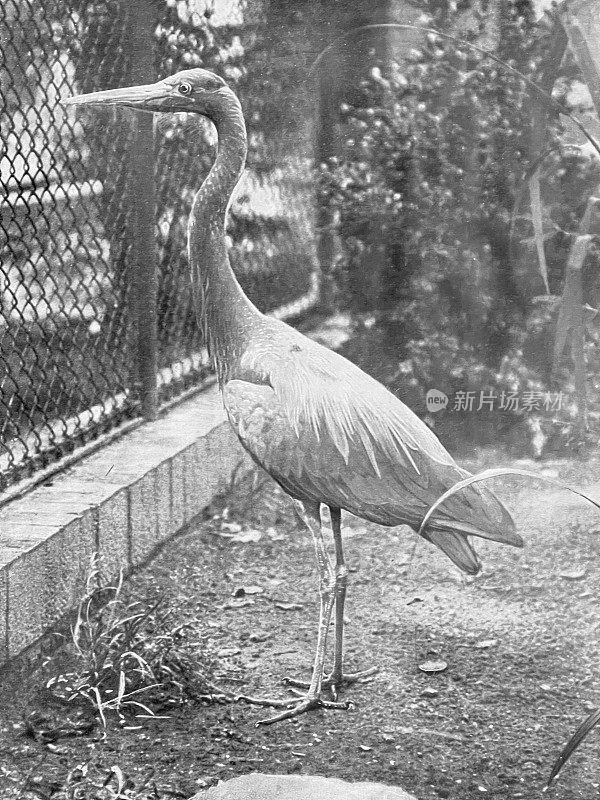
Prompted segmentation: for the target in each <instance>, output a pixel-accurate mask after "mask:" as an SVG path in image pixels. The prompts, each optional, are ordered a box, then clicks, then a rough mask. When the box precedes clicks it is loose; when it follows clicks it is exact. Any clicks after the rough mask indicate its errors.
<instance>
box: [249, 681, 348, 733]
mask: <svg viewBox="0 0 600 800" xmlns="http://www.w3.org/2000/svg"><path fill="white" fill-rule="evenodd" d="M291 691H292V692H294V694H297V695H300V692H295V691H294V689H292V690H291ZM235 699H236V700H237V701H242V702H244V703H250V704H251V705H255V706H263V707H268V708H281V709H283V710H282V711H281V713H279V714H276V715H275V716H274V717H269V718H268V719H260V720H259V721H258V722H257V723H256V725H257V726H258V725H272V724H273V723H274V722H280V721H281V720H282V719H291V718H292V717H298V716H299V715H300V714H304V713H305V712H306V711H312V710H313V709H315V708H332V709H337V710H338V711H339V710H347V709H348V708H350V706H351V703H350V702H345V703H337V702H333V701H332V700H325V699H324V698H322V697H321V696H320V695H310V694H308V695H301V696H299V697H290V698H288V699H287V700H279V699H276V698H272V697H252V696H250V695H246V694H238V695H237V696H236V698H235Z"/></svg>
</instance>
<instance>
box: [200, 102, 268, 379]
mask: <svg viewBox="0 0 600 800" xmlns="http://www.w3.org/2000/svg"><path fill="white" fill-rule="evenodd" d="M210 118H211V120H212V121H213V122H214V124H215V127H216V129H217V134H218V140H219V144H218V153H217V158H216V160H215V163H214V164H213V167H212V169H211V171H210V173H209V175H208V177H207V178H206V180H205V181H204V183H203V184H202V187H201V188H200V190H199V191H198V192H197V194H196V196H195V198H194V202H193V205H192V211H191V214H190V220H189V225H188V245H189V259H190V268H191V277H192V288H193V291H194V299H195V302H196V310H197V313H198V315H199V317H200V321H201V324H202V326H203V328H204V331H205V334H207V341H208V345H209V350H210V352H211V356H212V358H213V359H214V361H215V366H216V369H217V374H218V377H219V382H220V383H223V381H224V380H226V378H227V375H228V372H229V369H230V367H231V365H232V363H233V362H235V360H236V359H237V358H239V356H240V355H241V353H242V352H243V350H244V347H245V345H246V343H247V341H248V338H249V335H250V333H251V330H252V327H253V324H254V323H255V321H256V320H257V319H258V318H259V317H260V316H261V315H260V313H259V311H258V310H257V309H256V308H255V306H253V305H252V303H251V302H250V300H248V298H247V297H246V295H245V294H244V292H243V291H242V288H241V286H240V285H239V283H238V281H237V279H236V277H235V275H234V273H233V270H232V269H231V264H230V263H229V256H228V254H227V244H226V239H225V221H226V216H227V209H228V207H229V202H230V200H231V196H232V193H233V191H234V190H235V187H236V186H237V184H238V181H239V179H240V177H241V174H242V172H243V169H244V162H245V160H246V151H247V143H246V127H245V125H244V117H243V115H242V109H241V107H240V104H239V101H238V99H237V97H236V96H235V95H234V94H233V92H231V93H229V92H228V93H227V94H225V95H224V96H222V98H219V102H218V105H217V104H215V107H214V108H213V109H211V111H210Z"/></svg>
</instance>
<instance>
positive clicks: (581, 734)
mask: <svg viewBox="0 0 600 800" xmlns="http://www.w3.org/2000/svg"><path fill="white" fill-rule="evenodd" d="M598 722H600V708H597V709H596V710H595V711H593V712H592V713H591V714H590V715H589V717H588V718H587V719H586V720H584V722H582V723H581V725H580V726H579V727H578V728H577V730H576V731H575V733H574V734H573V736H571V738H570V739H569V741H568V742H567V744H566V745H565V747H564V750H563V751H562V753H561V754H560V755H559V757H558V758H557V759H556V761H555V762H554V766H553V767H552V772H551V773H550V777H549V778H548V783H547V784H546V789H547V788H548V787H549V786H550V784H551V783H552V781H553V780H555V778H557V777H558V773H559V772H560V771H561V769H562V768H563V767H564V765H565V764H566V763H567V761H568V760H569V759H570V758H571V756H572V755H573V753H574V752H575V750H577V748H578V747H579V745H580V744H581V743H582V742H583V740H584V739H585V738H586V736H587V735H588V733H589V732H590V731H591V730H593V729H594V728H595V727H596V725H597V724H598ZM544 791H545V790H544Z"/></svg>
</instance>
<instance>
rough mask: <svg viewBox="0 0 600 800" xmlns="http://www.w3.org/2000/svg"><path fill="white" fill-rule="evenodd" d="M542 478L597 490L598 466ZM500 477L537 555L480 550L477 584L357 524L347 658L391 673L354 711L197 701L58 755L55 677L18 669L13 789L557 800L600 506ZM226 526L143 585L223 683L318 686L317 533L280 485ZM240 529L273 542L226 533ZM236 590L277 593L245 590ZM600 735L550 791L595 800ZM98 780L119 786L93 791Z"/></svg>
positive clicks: (9, 721) (244, 491) (221, 517)
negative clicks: (51, 704) (254, 785)
mask: <svg viewBox="0 0 600 800" xmlns="http://www.w3.org/2000/svg"><path fill="white" fill-rule="evenodd" d="M492 461H494V463H497V461H498V459H497V458H496V459H494V458H492V457H491V456H489V455H488V456H487V457H486V458H485V459H479V460H478V462H477V464H474V463H470V464H468V465H467V466H469V467H470V468H474V467H476V466H483V464H484V462H485V463H486V464H490V463H491V462H492ZM519 466H523V464H522V463H520V464H519ZM529 466H532V465H529ZM534 468H535V469H540V466H539V465H537V466H536V465H534ZM542 469H543V470H544V471H545V473H546V474H547V475H549V476H551V477H560V478H561V479H563V480H566V481H568V482H570V483H571V484H572V485H575V486H580V487H585V486H587V487H588V489H589V490H590V491H591V492H592V493H593V494H595V495H596V496H600V483H598V479H597V474H598V462H597V461H591V462H588V463H586V464H575V463H566V462H556V463H552V464H548V463H546V464H544V465H543V467H542ZM495 486H496V488H497V491H498V492H499V494H500V495H501V496H502V497H503V499H504V500H505V501H506V502H507V504H508V506H509V507H510V508H511V510H512V511H513V513H514V516H515V519H516V521H517V523H518V526H519V529H520V531H521V533H522V535H523V537H524V539H525V541H526V546H525V548H524V549H523V550H514V549H510V548H506V547H500V546H494V545H488V544H487V543H484V542H481V544H479V543H478V550H479V552H480V554H481V555H482V558H483V560H484V564H485V568H484V571H483V572H482V574H481V575H479V576H477V577H476V578H475V579H464V578H463V577H462V576H461V575H459V574H458V572H457V571H456V570H455V569H454V567H453V566H452V565H451V564H450V562H449V561H447V559H446V558H445V557H444V556H443V555H442V554H441V553H438V551H437V550H435V549H434V548H432V547H431V546H430V545H428V544H427V543H426V542H422V541H420V540H417V538H416V537H415V536H414V535H413V534H411V533H409V532H407V531H406V530H404V529H395V530H388V529H383V528H379V527H377V526H374V525H369V524H365V523H364V522H362V521H361V520H358V519H354V518H351V517H346V519H345V524H346V531H347V535H346V552H347V560H348V564H349V567H350V579H351V581H350V588H349V596H348V602H347V648H346V652H347V664H348V667H349V668H352V667H355V668H364V667H369V666H372V665H374V664H376V665H378V666H379V668H380V671H379V673H378V674H377V675H376V676H375V677H374V679H373V680H372V681H371V682H369V683H365V684H363V685H358V686H354V687H351V688H349V689H348V690H347V691H346V694H345V697H346V698H348V699H351V700H352V702H353V704H354V705H353V707H352V708H351V709H350V710H349V711H327V712H322V711H318V712H315V713H311V714H308V715H304V716H303V717H300V718H298V719H296V720H294V721H291V722H290V721H287V722H283V723H280V724H278V725H275V726H272V727H261V728H256V727H255V722H256V721H257V720H258V719H260V718H261V717H264V716H265V714H268V711H267V712H265V710H264V709H260V708H257V707H254V706H248V705H245V704H241V703H240V704H233V705H232V704H226V705H219V704H204V703H197V704H190V705H187V706H183V707H181V708H176V709H174V710H173V711H172V712H171V714H170V717H169V719H162V720H158V719H157V720H147V721H145V722H144V724H143V725H142V726H141V727H140V728H138V729H137V730H135V729H134V730H122V729H120V728H119V727H118V726H117V725H116V724H114V723H113V722H111V721H109V728H108V731H107V735H106V737H105V739H104V740H101V737H100V736H99V735H98V727H97V726H96V727H95V728H94V729H93V730H92V731H91V732H90V733H89V734H88V735H86V736H81V737H78V738H64V739H60V740H59V741H56V742H54V744H53V749H52V748H50V749H49V748H48V744H47V743H45V742H44V741H41V740H35V739H32V738H28V737H27V736H24V734H23V730H24V729H23V725H22V719H23V716H24V715H26V714H30V713H31V712H32V710H34V711H35V710H40V709H42V710H43V706H44V702H45V701H44V697H43V696H42V695H40V693H39V691H38V689H39V676H38V677H37V678H36V676H35V675H34V676H30V677H29V678H27V679H26V680H24V679H23V675H22V674H21V673H17V671H16V670H14V669H13V670H12V672H9V673H5V674H4V676H3V689H2V697H1V699H2V711H1V712H0V723H1V724H0V787H1V788H2V792H1V797H2V798H17V797H18V798H19V800H29V798H34V797H35V798H40V797H41V798H43V799H44V800H46V798H48V799H49V798H52V797H54V798H57V797H58V798H62V797H65V798H73V800H76V798H104V797H107V798H108V797H110V798H115V797H117V796H118V797H121V798H148V799H149V798H154V800H158V799H160V800H162V799H163V798H172V797H181V798H185V797H189V796H190V795H192V794H193V793H194V792H195V791H198V789H199V788H202V787H204V786H208V785H211V784H212V783H214V782H215V781H216V780H217V779H226V778H228V777H232V776H236V775H239V774H242V773H244V772H251V771H261V772H299V773H306V774H325V775H332V776H337V777H342V778H345V779H347V780H353V779H354V780H358V779H361V780H375V781H382V782H387V783H390V784H397V785H400V786H402V787H403V788H405V789H406V790H408V791H411V792H413V793H414V794H415V795H416V796H417V797H418V798H420V800H436V799H437V798H456V800H458V799H459V798H460V800H474V798H482V797H488V798H511V800H512V799H513V798H514V799H515V800H517V798H525V799H526V800H531V798H535V797H541V792H542V788H543V786H544V783H545V780H546V778H547V776H548V773H549V770H550V767H551V765H552V763H553V761H554V759H555V758H556V756H557V754H558V752H559V751H560V748H561V747H562V745H563V743H564V742H565V741H566V739H567V738H568V737H569V736H570V734H571V733H572V732H573V730H574V729H575V727H576V726H577V724H578V723H579V722H580V721H581V720H582V719H583V718H584V717H585V716H587V714H588V712H589V710H591V709H592V708H594V707H595V706H597V705H598V704H600V675H599V669H600V668H599V666H598V664H599V655H600V645H599V641H598V625H599V623H600V618H599V615H598V605H597V598H598V595H599V589H600V586H599V581H600V558H599V556H600V538H599V533H600V514H598V513H597V512H596V511H595V510H594V509H593V508H592V507H590V506H589V505H587V504H585V503H584V502H583V501H580V500H578V499H577V498H575V497H574V496H573V495H569V494H567V493H565V492H561V491H556V490H554V489H552V488H548V487H547V486H545V487H544V486H542V485H537V484H533V483H528V484H525V482H524V481H522V480H521V479H516V478H515V479H513V478H510V479H506V478H503V479H498V480H497V481H496V483H495ZM210 517H211V518H209V519H207V520H205V521H203V522H201V523H198V524H197V525H195V526H194V527H193V528H192V529H190V530H189V531H187V532H186V533H185V534H184V535H182V536H180V537H179V538H178V539H176V540H175V541H173V542H171V543H169V544H168V545H167V546H166V547H165V548H164V549H163V551H162V552H161V554H160V556H159V557H158V558H157V559H156V560H155V561H154V562H153V563H152V564H151V565H150V566H149V567H148V568H147V570H145V571H144V574H143V575H141V576H139V577H138V578H136V581H138V583H140V584H141V585H144V586H146V587H147V586H149V585H152V586H153V587H154V588H155V589H157V588H158V589H159V591H160V592H164V593H166V594H167V595H168V596H169V597H173V598H176V602H177V603H179V604H180V609H179V610H180V612H181V615H182V618H188V619H189V618H192V619H193V620H194V621H195V624H196V625H197V626H198V631H199V634H200V635H199V641H200V640H202V641H203V642H204V645H203V646H204V647H207V648H208V649H209V650H210V652H211V653H212V654H216V655H217V657H218V664H219V666H218V669H217V671H216V674H215V680H217V681H218V682H219V683H221V684H222V685H224V686H228V687H229V688H233V689H234V690H236V691H237V690H239V691H245V692H249V693H256V694H262V695H265V694H270V695H273V694H275V695H278V696H281V697H284V696H285V693H286V689H285V687H283V686H282V684H281V679H282V678H283V676H285V675H294V676H306V677H308V675H309V670H310V664H311V661H312V653H313V647H314V643H315V636H316V619H317V609H318V595H317V591H316V569H315V564H314V560H313V555H312V542H311V539H310V535H309V534H308V533H307V532H306V531H304V530H303V529H302V527H301V525H300V523H298V521H297V520H296V517H295V515H294V512H293V510H292V508H291V504H290V503H289V501H288V500H287V498H286V497H285V496H283V495H282V494H281V492H280V491H279V490H278V489H277V488H276V487H275V486H274V485H273V484H272V483H271V482H268V483H265V484H263V485H262V486H259V487H256V486H252V485H251V483H250V482H249V481H246V482H244V484H242V485H239V486H238V487H237V488H236V490H235V491H234V492H233V493H232V494H230V495H229V496H228V497H227V498H226V502H224V503H222V504H221V505H220V506H217V507H215V508H213V509H212V511H211V515H210ZM240 528H241V529H242V531H248V530H250V531H255V532H257V533H256V534H255V535H254V536H253V537H252V536H251V537H250V538H256V539H258V541H250V542H246V543H240V542H236V541H235V540H234V539H231V538H229V537H230V536H231V535H232V534H233V535H234V536H235V535H236V533H237V532H238V531H239V529H240ZM134 582H135V581H134ZM240 587H260V589H261V590H262V592H261V593H256V594H252V593H248V594H246V595H245V596H244V594H243V592H241V591H240ZM251 591H256V590H254V589H252V590H251ZM236 594H237V595H238V597H237V599H236V597H235V595H236ZM232 601H233V602H232ZM241 601H244V602H241ZM174 602H175V601H174ZM432 659H433V660H444V661H445V662H446V663H447V668H446V669H445V670H444V671H442V672H439V673H436V674H426V673H424V672H422V671H421V670H420V669H419V664H422V662H424V661H426V660H432ZM62 713H65V712H64V710H63V712H62ZM598 735H600V734H598V733H597V732H595V733H593V734H592V735H591V736H590V737H589V740H588V741H587V742H586V743H585V744H584V745H583V746H582V748H581V749H580V751H578V752H577V753H576V754H575V756H574V757H573V758H572V760H571V761H570V762H569V764H568V765H567V766H566V768H565V770H564V774H563V775H562V776H561V778H560V779H559V781H558V783H557V784H556V785H555V786H554V787H553V788H552V789H551V790H550V792H549V794H548V795H547V796H549V797H552V798H557V799H558V798H560V800H574V798H585V799H586V800H589V798H592V797H595V796H598V791H599V790H598V785H599V781H600V769H599V768H600V755H599V753H598ZM78 765H79V766H80V767H81V770H83V772H84V775H83V777H81V776H79V773H75V775H76V777H78V780H76V781H74V780H73V774H74V773H73V772H71V778H70V779H69V780H67V776H68V774H69V771H72V770H74V768H76V767H78ZM113 765H114V766H117V767H118V769H119V770H120V771H121V773H122V775H123V777H124V779H125V783H124V784H123V785H124V788H123V790H122V792H121V795H117V794H115V793H114V792H113V794H110V792H109V789H110V788H111V787H113V788H114V786H115V785H116V781H117V778H116V777H115V776H116V775H117V773H115V772H113V774H112V778H110V769H111V767H112V766H113ZM102 776H105V778H106V780H107V781H108V782H107V785H106V787H105V788H104V789H102V790H99V789H92V788H91V787H92V785H93V784H94V783H96V785H98V783H99V780H100V777H102ZM106 776H108V777H106ZM109 779H110V780H109ZM111 780H112V782H111ZM69 781H70V783H69ZM66 787H69V788H66ZM77 791H79V792H80V793H79V794H77ZM69 792H70V793H69ZM102 792H104V794H103V793H102Z"/></svg>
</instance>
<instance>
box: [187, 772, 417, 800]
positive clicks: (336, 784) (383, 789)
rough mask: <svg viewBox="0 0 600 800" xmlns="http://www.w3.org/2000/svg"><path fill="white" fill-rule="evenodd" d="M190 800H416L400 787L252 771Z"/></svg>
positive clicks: (314, 776) (200, 793) (313, 776)
mask: <svg viewBox="0 0 600 800" xmlns="http://www.w3.org/2000/svg"><path fill="white" fill-rule="evenodd" d="M191 800H416V798H415V797H414V796H413V795H412V794H407V793H406V792H405V791H403V790H402V789H399V788H398V787H397V786H385V785H384V784H383V783H347V782H346V781H341V780H339V779H338V778H322V777H319V776H316V775H261V774H260V773H258V772H253V773H251V774H250V775H241V776H240V777H239V778H233V779H232V780H230V781H224V782H222V783H219V784H217V786H212V787H211V788H210V789H207V790H206V791H204V792H199V793H198V794H195V795H194V796H193V797H192V798H191Z"/></svg>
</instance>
